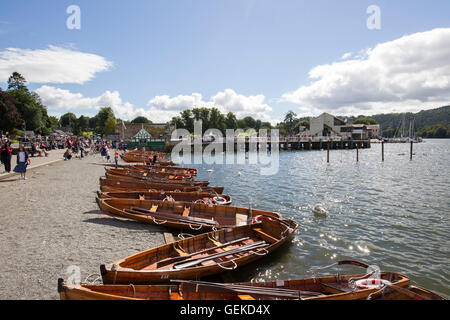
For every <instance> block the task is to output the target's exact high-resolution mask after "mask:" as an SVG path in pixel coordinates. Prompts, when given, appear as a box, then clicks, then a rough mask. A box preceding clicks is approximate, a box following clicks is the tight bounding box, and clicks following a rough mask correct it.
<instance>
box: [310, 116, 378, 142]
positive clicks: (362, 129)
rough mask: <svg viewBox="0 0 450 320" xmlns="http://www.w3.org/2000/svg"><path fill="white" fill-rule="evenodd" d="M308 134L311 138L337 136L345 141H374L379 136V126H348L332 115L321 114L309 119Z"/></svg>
mask: <svg viewBox="0 0 450 320" xmlns="http://www.w3.org/2000/svg"><path fill="white" fill-rule="evenodd" d="M309 125H310V129H309V132H308V134H309V135H310V136H313V137H333V136H338V137H342V138H347V139H360V140H367V139H375V138H378V137H379V136H380V132H381V130H380V125H378V124H377V125H365V124H348V123H346V122H345V121H344V120H342V119H339V118H337V117H335V116H333V115H332V114H329V113H326V112H324V113H322V114H321V115H320V116H318V117H315V118H310V121H309Z"/></svg>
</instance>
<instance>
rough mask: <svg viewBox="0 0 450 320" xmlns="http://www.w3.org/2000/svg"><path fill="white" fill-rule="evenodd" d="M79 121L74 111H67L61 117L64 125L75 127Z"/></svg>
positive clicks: (60, 119) (60, 121)
mask: <svg viewBox="0 0 450 320" xmlns="http://www.w3.org/2000/svg"><path fill="white" fill-rule="evenodd" d="M76 121H77V116H76V115H75V114H73V113H72V112H67V113H65V114H63V115H62V116H61V117H60V118H59V123H60V124H61V126H62V127H73V126H74V125H75V123H76Z"/></svg>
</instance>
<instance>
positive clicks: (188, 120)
mask: <svg viewBox="0 0 450 320" xmlns="http://www.w3.org/2000/svg"><path fill="white" fill-rule="evenodd" d="M180 115H181V119H182V121H183V124H184V125H183V128H184V129H186V130H187V131H189V132H190V133H193V132H194V118H193V114H192V112H191V110H189V109H187V110H184V111H182V112H181V114H180Z"/></svg>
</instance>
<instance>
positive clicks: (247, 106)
mask: <svg viewBox="0 0 450 320" xmlns="http://www.w3.org/2000/svg"><path fill="white" fill-rule="evenodd" d="M264 100H265V97H264V95H261V94H260V95H255V96H245V95H242V94H238V93H236V92H235V91H234V90H232V89H225V90H224V91H220V92H218V93H217V94H216V95H215V96H213V97H211V99H210V100H209V101H204V100H203V96H202V95H201V94H200V93H193V94H191V95H178V96H176V97H173V98H171V97H169V96H167V95H164V96H156V97H154V98H153V99H151V100H150V101H149V102H148V104H147V106H149V107H150V110H149V112H150V114H153V115H156V116H157V117H158V118H160V119H162V120H163V121H168V120H170V119H171V118H172V117H174V116H177V115H178V114H179V113H180V111H183V110H185V109H192V108H195V107H197V108H202V107H207V108H212V107H216V108H218V109H219V110H220V111H221V112H222V113H228V112H230V111H231V112H233V113H235V114H236V116H237V117H238V118H243V117H246V116H252V117H254V118H256V119H261V120H266V121H269V120H270V117H269V115H268V112H270V111H272V108H271V107H270V106H269V105H268V104H266V103H264Z"/></svg>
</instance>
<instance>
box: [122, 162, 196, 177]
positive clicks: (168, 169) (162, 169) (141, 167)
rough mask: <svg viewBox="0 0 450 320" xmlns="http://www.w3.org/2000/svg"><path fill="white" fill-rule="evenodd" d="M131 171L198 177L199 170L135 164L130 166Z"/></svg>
mask: <svg viewBox="0 0 450 320" xmlns="http://www.w3.org/2000/svg"><path fill="white" fill-rule="evenodd" d="M129 168H130V169H136V170H143V171H148V170H150V171H160V172H168V173H174V174H177V173H182V174H183V173H184V174H190V175H192V176H195V175H197V169H194V168H183V167H173V166H162V165H154V166H150V165H142V164H134V165H131V166H129Z"/></svg>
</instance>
